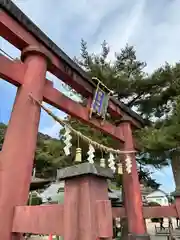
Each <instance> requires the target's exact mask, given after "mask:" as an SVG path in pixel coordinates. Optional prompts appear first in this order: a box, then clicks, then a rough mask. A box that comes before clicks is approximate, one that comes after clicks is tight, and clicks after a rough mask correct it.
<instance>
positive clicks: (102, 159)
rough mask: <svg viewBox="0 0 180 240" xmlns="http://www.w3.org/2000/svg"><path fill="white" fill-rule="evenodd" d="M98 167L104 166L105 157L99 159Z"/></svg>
mask: <svg viewBox="0 0 180 240" xmlns="http://www.w3.org/2000/svg"><path fill="white" fill-rule="evenodd" d="M100 167H103V168H105V167H106V159H105V158H101V159H100Z"/></svg>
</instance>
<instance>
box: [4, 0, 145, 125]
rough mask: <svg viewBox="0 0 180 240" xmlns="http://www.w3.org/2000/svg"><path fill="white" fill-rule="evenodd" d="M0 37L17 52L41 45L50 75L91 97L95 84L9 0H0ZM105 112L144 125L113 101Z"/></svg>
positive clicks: (138, 117)
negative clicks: (48, 61)
mask: <svg viewBox="0 0 180 240" xmlns="http://www.w3.org/2000/svg"><path fill="white" fill-rule="evenodd" d="M0 36H2V37H4V38H5V39H7V40H8V41H9V42H10V43H11V44H13V45H14V46H15V47H17V48H18V49H20V50H23V49H24V48H25V47H27V46H28V45H37V44H38V45H41V46H43V48H44V49H46V51H48V53H49V55H50V57H51V60H52V64H51V65H50V67H49V69H48V70H49V71H50V72H52V73H53V74H54V75H56V76H57V77H58V78H60V79H62V80H63V81H64V82H65V83H67V84H69V85H70V86H72V87H73V88H74V89H75V90H76V91H77V92H80V93H81V94H82V95H84V96H85V97H89V96H92V95H93V93H94V90H95V84H94V83H93V81H92V79H90V78H89V77H88V76H87V74H86V73H85V72H84V71H83V70H82V69H81V68H80V67H79V66H78V65H77V64H76V63H75V62H74V61H73V60H71V59H70V58H69V57H68V56H67V55H66V54H65V53H64V52H63V51H62V50H61V49H60V48H59V47H58V46H57V45H56V44H55V43H54V42H53V41H52V40H51V39H49V38H48V37H47V36H46V35H45V34H44V33H43V32H42V31H41V30H40V29H39V28H38V27H37V26H36V25H35V24H34V23H33V22H32V21H31V20H30V19H29V18H28V17H27V16H26V15H25V14H24V13H23V12H22V11H21V10H20V9H19V8H18V7H17V6H16V5H15V4H14V3H13V2H11V1H10V0H7V1H4V0H0ZM108 109H109V112H110V113H111V114H112V115H114V116H116V117H119V118H122V117H125V118H128V119H129V120H130V121H131V122H132V124H133V125H134V126H136V127H142V126H143V125H144V124H145V122H144V121H143V119H142V118H141V117H140V116H139V115H138V114H136V113H135V112H134V111H132V110H131V109H129V108H128V107H127V106H126V105H125V104H123V103H122V102H119V101H117V100H116V99H114V98H111V99H110V101H109V106H108Z"/></svg>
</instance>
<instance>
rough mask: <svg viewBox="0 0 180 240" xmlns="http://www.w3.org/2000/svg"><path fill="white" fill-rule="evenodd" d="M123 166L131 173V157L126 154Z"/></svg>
mask: <svg viewBox="0 0 180 240" xmlns="http://www.w3.org/2000/svg"><path fill="white" fill-rule="evenodd" d="M125 166H126V172H127V173H128V174H129V173H131V170H132V161H131V157H130V155H129V154H128V155H127V156H126V158H125Z"/></svg>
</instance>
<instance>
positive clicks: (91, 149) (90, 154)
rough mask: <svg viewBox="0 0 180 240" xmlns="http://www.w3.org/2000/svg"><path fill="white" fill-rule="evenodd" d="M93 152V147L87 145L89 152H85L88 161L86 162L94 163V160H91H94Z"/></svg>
mask: <svg viewBox="0 0 180 240" xmlns="http://www.w3.org/2000/svg"><path fill="white" fill-rule="evenodd" d="M94 152H95V149H94V147H93V146H92V145H91V144H89V151H88V152H87V154H88V158H87V160H88V162H89V163H91V164H93V163H94V160H93V158H94Z"/></svg>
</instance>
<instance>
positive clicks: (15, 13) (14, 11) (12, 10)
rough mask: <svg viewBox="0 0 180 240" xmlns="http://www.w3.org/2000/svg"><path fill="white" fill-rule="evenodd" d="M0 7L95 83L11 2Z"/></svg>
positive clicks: (124, 107) (0, 4) (125, 110)
mask: <svg viewBox="0 0 180 240" xmlns="http://www.w3.org/2000/svg"><path fill="white" fill-rule="evenodd" d="M0 6H1V7H2V8H3V9H4V10H5V11H6V12H8V14H9V15H11V16H12V17H13V18H14V19H15V20H16V21H18V22H19V23H20V24H21V25H22V26H23V27H24V28H25V29H27V31H28V32H30V33H31V34H32V35H33V36H34V37H35V38H36V39H37V40H38V41H40V42H41V43H43V44H44V45H45V46H46V47H47V48H48V49H50V50H51V51H52V52H53V53H54V54H55V55H56V56H58V57H59V58H60V59H62V60H63V61H64V62H65V63H66V64H67V65H69V67H70V68H71V69H73V70H74V71H75V72H76V73H78V74H79V75H80V76H81V77H82V78H83V79H84V80H85V81H86V82H88V83H89V84H90V85H91V86H95V83H94V82H93V81H92V79H91V78H90V77H89V76H88V75H87V73H86V72H85V71H84V70H83V69H82V68H80V67H79V66H78V64H76V63H75V62H74V61H73V60H72V59H71V58H70V57H69V56H68V55H66V54H65V53H64V52H63V51H62V50H61V49H60V48H59V47H58V46H57V45H56V44H55V43H54V42H53V41H52V40H51V39H50V38H49V37H48V36H47V35H46V34H44V32H42V31H41V30H40V29H39V28H38V27H37V26H36V25H35V24H34V23H33V22H32V21H31V20H30V19H29V18H28V17H27V16H26V15H25V14H24V13H23V12H22V11H21V10H20V9H19V8H18V7H17V6H16V5H15V4H14V3H13V2H12V1H0ZM112 101H113V102H114V103H115V104H116V105H118V106H119V107H120V108H121V109H122V110H123V111H124V112H125V113H127V114H128V115H129V116H131V117H132V118H134V119H135V120H137V121H138V122H139V123H140V124H141V125H146V124H147V123H145V121H144V119H143V118H142V117H140V116H139V115H138V114H137V113H136V112H134V111H133V110H132V109H131V108H129V107H128V106H126V105H125V104H124V103H122V102H120V101H118V100H117V99H115V98H112Z"/></svg>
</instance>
